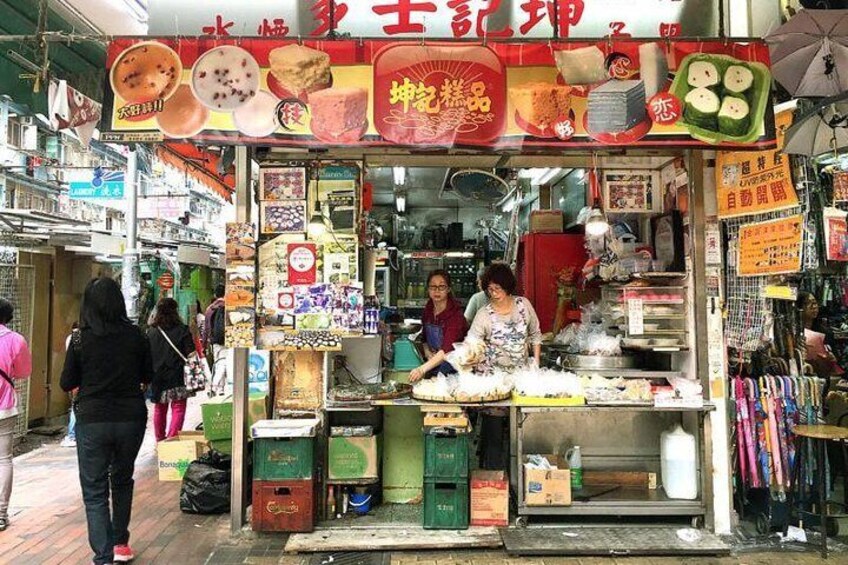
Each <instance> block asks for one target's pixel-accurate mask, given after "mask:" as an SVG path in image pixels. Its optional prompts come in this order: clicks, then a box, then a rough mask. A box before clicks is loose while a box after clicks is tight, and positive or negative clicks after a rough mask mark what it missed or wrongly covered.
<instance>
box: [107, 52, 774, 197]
mask: <svg viewBox="0 0 848 565" xmlns="http://www.w3.org/2000/svg"><path fill="white" fill-rule="evenodd" d="M236 43H237V44H236ZM767 64H768V48H767V46H766V45H765V43H763V42H759V41H753V42H746V43H734V42H719V41H697V42H696V41H686V40H679V41H677V40H674V39H670V40H668V41H647V40H638V39H632V38H621V39H617V40H615V41H603V42H591V41H584V42H567V43H566V42H551V43H549V44H547V45H542V44H534V43H508V42H504V43H497V44H490V45H469V44H462V43H456V42H454V43H449V42H431V43H427V44H410V43H398V42H392V41H390V40H377V39H374V40H369V41H364V42H362V43H358V42H355V41H348V40H344V39H341V40H337V41H332V42H326V41H314V40H313V41H303V42H288V43H287V42H286V40H271V39H265V38H249V39H240V40H238V42H236V40H228V39H209V38H202V37H200V38H186V39H180V40H174V39H169V38H161V39H158V38H148V39H145V40H143V41H139V40H137V39H132V38H119V39H115V40H114V41H112V42H111V44H110V45H109V48H108V54H107V67H108V69H109V88H108V89H107V90H108V93H107V97H106V105H105V108H104V112H103V122H104V123H103V128H102V129H103V131H104V137H103V139H104V140H105V141H124V142H128V141H162V140H165V139H180V138H189V137H190V138H192V139H195V140H204V139H206V140H210V141H217V142H221V141H222V140H223V141H226V140H230V141H237V142H239V143H243V144H254V145H290V146H307V147H309V146H323V147H326V146H328V145H330V146H349V145H365V146H398V145H402V146H421V147H450V146H457V145H460V146H472V147H475V146H476V147H489V148H493V147H516V146H517V147H522V146H527V147H538V148H546V147H551V148H555V147H570V146H574V147H579V146H585V145H590V146H591V145H597V144H603V145H616V144H634V145H643V146H651V145H659V144H663V143H667V142H669V141H673V142H674V143H675V144H677V145H682V146H691V147H700V146H709V145H716V144H719V143H724V144H729V145H736V146H754V147H762V148H769V147H773V145H774V140H775V138H774V129H773V123H772V122H773V120H771V119H770V118H769V119H765V118H766V117H767V116H766V108H768V107H769V102H770V89H769V84H770V73H769V69H768V66H767ZM282 174H283V175H285V173H282ZM268 175H270V176H269V177H268V180H269V182H272V183H283V184H282V185H280V188H279V189H278V188H272V189H270V190H269V191H264V193H263V197H262V198H263V200H276V199H279V198H280V197H284V198H285V197H287V196H285V195H286V194H287V193H291V194H292V197H296V196H297V194H298V192H299V187H298V186H296V184H297V181H296V179H294V178H293V179H284V178H282V177H280V176H274V175H279V174H278V173H268ZM265 180H266V179H265V178H264V176H263V177H262V178H261V180H260V182H265ZM281 195H282V196H281Z"/></svg>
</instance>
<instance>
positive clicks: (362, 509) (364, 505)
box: [350, 492, 371, 516]
mask: <svg viewBox="0 0 848 565" xmlns="http://www.w3.org/2000/svg"><path fill="white" fill-rule="evenodd" d="M350 506H351V507H352V508H353V511H354V512H356V513H357V514H359V515H360V516H363V515H365V514H368V512H370V511H371V495H370V494H357V493H355V492H352V493H350Z"/></svg>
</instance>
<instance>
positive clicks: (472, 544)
mask: <svg viewBox="0 0 848 565" xmlns="http://www.w3.org/2000/svg"><path fill="white" fill-rule="evenodd" d="M502 545H503V543H502V541H501V535H500V533H499V532H498V530H497V528H469V529H467V530H425V529H424V528H422V527H420V526H416V527H403V528H397V527H394V528H392V527H371V528H367V529H361V530H360V529H348V530H336V529H333V530H329V529H326V530H316V531H315V532H313V533H311V534H292V535H291V536H290V537H289V540H288V542H287V543H286V552H289V553H298V552H300V553H311V552H316V553H320V552H329V551H390V550H398V551H400V550H412V549H444V550H447V549H463V548H499V547H501V546H502Z"/></svg>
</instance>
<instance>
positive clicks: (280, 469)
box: [251, 420, 317, 532]
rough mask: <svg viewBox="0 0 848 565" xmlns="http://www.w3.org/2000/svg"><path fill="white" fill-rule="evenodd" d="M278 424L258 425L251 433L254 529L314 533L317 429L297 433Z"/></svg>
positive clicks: (261, 423)
mask: <svg viewBox="0 0 848 565" xmlns="http://www.w3.org/2000/svg"><path fill="white" fill-rule="evenodd" d="M278 422H280V420H266V421H263V422H257V424H256V425H255V426H254V427H253V428H252V430H251V433H252V435H253V436H254V440H253V442H254V446H253V515H252V519H251V522H252V525H253V530H254V531H257V532H311V531H313V530H314V529H315V519H316V515H317V511H316V508H317V497H316V488H315V487H316V481H315V476H316V473H315V437H314V436H315V430H314V428H313V429H312V430H309V429H308V428H304V429H302V430H298V431H297V432H293V431H292V429H291V428H290V427H289V428H286V427H285V426H281V425H280V424H277V423H278ZM275 424H276V425H275ZM295 434H308V435H295ZM293 435H294V437H292V436H293ZM257 436H260V437H257Z"/></svg>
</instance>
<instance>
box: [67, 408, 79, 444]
mask: <svg viewBox="0 0 848 565" xmlns="http://www.w3.org/2000/svg"><path fill="white" fill-rule="evenodd" d="M68 412H69V415H68V437H69V438H70V439H73V440H76V439H77V416H76V413H75V412H74V407H73V406H71V409H70V410H69V411H68Z"/></svg>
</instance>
